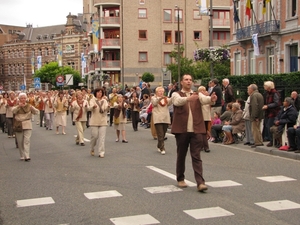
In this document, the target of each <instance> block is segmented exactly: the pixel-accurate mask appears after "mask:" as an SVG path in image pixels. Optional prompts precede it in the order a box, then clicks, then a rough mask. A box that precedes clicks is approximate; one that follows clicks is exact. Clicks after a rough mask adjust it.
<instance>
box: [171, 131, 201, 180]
mask: <svg viewBox="0 0 300 225" xmlns="http://www.w3.org/2000/svg"><path fill="white" fill-rule="evenodd" d="M202 135H203V134H195V133H192V132H188V133H182V134H175V138H176V144H177V162H176V176H177V181H183V180H184V178H185V176H184V172H185V158H186V154H187V151H188V148H189V147H190V153H191V157H192V166H193V170H194V176H195V180H196V182H197V186H199V185H200V184H204V183H205V180H204V178H203V175H202V174H203V168H202V160H201V156H200V151H201V146H202V143H201V140H202Z"/></svg>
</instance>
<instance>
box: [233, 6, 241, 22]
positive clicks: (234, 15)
mask: <svg viewBox="0 0 300 225" xmlns="http://www.w3.org/2000/svg"><path fill="white" fill-rule="evenodd" d="M233 21H234V23H238V22H240V18H239V12H238V11H237V9H236V6H235V4H234V3H233Z"/></svg>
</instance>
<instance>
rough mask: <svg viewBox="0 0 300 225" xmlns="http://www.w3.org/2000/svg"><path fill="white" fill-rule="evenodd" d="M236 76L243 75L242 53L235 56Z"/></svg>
mask: <svg viewBox="0 0 300 225" xmlns="http://www.w3.org/2000/svg"><path fill="white" fill-rule="evenodd" d="M234 74H235V75H241V53H240V52H237V53H235V54H234Z"/></svg>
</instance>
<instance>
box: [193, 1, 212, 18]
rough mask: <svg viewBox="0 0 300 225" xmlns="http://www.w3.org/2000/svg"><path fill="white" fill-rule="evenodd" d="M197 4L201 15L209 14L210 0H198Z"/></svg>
mask: <svg viewBox="0 0 300 225" xmlns="http://www.w3.org/2000/svg"><path fill="white" fill-rule="evenodd" d="M196 6H197V7H198V8H199V15H203V16H207V15H209V9H208V0H196Z"/></svg>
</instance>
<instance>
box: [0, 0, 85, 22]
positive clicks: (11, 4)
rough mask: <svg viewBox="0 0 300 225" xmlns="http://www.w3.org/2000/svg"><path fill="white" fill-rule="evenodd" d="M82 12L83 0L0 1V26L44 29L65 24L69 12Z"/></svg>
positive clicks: (73, 13)
mask: <svg viewBox="0 0 300 225" xmlns="http://www.w3.org/2000/svg"><path fill="white" fill-rule="evenodd" d="M82 11H83V0H0V24H5V25H15V26H24V27H25V26H26V24H32V26H33V27H44V26H52V25H60V24H65V23H66V22H67V18H66V16H67V15H69V12H71V14H72V15H77V14H78V13H82Z"/></svg>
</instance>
